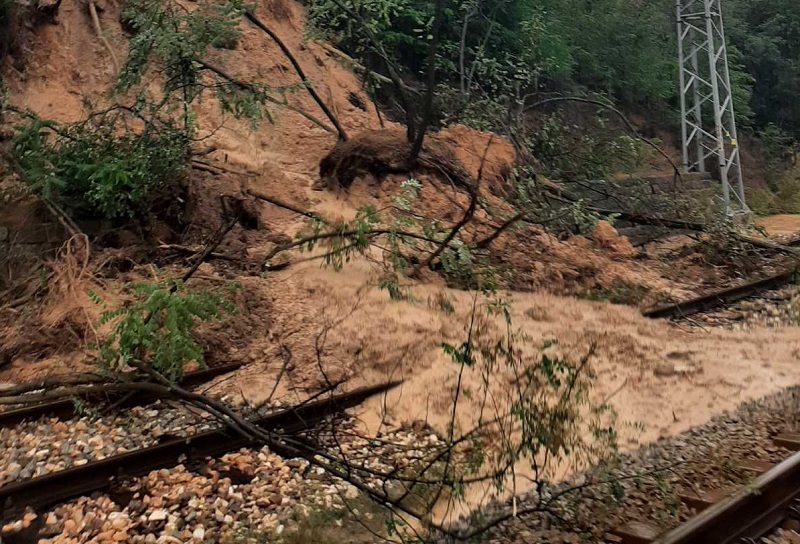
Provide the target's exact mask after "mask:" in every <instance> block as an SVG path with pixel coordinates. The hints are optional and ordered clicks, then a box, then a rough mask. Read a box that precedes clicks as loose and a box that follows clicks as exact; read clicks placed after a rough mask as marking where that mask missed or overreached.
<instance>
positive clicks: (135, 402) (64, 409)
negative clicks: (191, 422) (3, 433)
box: [0, 363, 244, 428]
mask: <svg viewBox="0 0 800 544" xmlns="http://www.w3.org/2000/svg"><path fill="white" fill-rule="evenodd" d="M243 364H244V363H231V364H227V365H220V366H215V367H211V368H206V369H203V370H197V371H195V372H187V373H186V374H185V375H184V376H183V378H182V379H181V380H180V384H181V386H183V387H186V388H189V389H191V388H193V387H197V386H198V385H202V384H204V383H206V382H208V381H210V380H212V379H214V378H216V377H217V376H221V375H223V374H227V373H228V372H233V371H234V370H237V369H239V368H241V366H242V365H243ZM123 398H124V396H123V395H122V394H118V395H114V396H104V398H103V400H106V401H109V402H112V403H113V402H114V401H115V400H120V399H123ZM82 400H92V399H91V398H88V397H87V398H84V399H82ZM155 400H157V398H156V397H155V396H153V395H147V394H144V393H136V394H133V395H130V397H129V398H127V399H125V400H124V402H120V404H119V406H120V407H131V406H140V405H142V404H147V403H148V402H153V401H155ZM74 415H75V401H74V400H73V399H59V400H54V401H52V402H45V403H41V404H34V405H32V406H25V407H23V408H16V409H14V410H6V411H4V412H0V428H5V427H13V426H14V425H18V424H20V423H22V422H23V421H25V420H33V419H39V418H40V417H44V416H50V417H55V418H58V419H66V418H69V417H72V416H74Z"/></svg>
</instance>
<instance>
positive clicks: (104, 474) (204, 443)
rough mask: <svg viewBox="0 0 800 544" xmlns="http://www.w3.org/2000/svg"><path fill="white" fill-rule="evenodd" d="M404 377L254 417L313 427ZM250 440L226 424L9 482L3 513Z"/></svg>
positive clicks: (1, 500) (277, 427)
mask: <svg viewBox="0 0 800 544" xmlns="http://www.w3.org/2000/svg"><path fill="white" fill-rule="evenodd" d="M400 383H401V382H388V383H384V384H380V385H376V386H372V387H364V388H360V389H356V390H354V391H351V392H349V393H343V394H340V395H335V396H333V397H329V398H326V399H323V400H317V401H314V402H308V403H306V404H301V405H299V406H296V407H292V408H288V409H285V410H281V411H279V412H275V413H272V414H269V415H265V416H261V417H257V418H253V419H251V420H250V422H251V423H253V424H254V425H257V426H259V427H261V428H262V429H264V430H267V431H271V432H281V433H283V434H285V435H287V436H288V435H291V434H295V433H297V432H299V431H301V430H304V429H308V428H310V427H313V426H314V425H315V424H317V423H319V422H320V421H322V420H323V419H324V418H326V417H328V416H330V415H333V414H336V413H340V412H342V411H344V410H346V409H348V408H352V407H354V406H358V405H359V404H361V403H362V402H364V401H365V400H367V399H368V398H370V397H372V396H374V395H378V394H381V393H383V392H386V391H388V390H390V389H392V388H394V387H397V386H398V385H399V384H400ZM250 445H252V442H251V441H250V440H248V439H247V438H245V437H244V436H242V435H240V434H237V433H235V432H233V431H232V430H230V429H229V428H227V427H222V428H219V429H215V430H211V431H205V432H202V433H198V434H195V435H193V436H190V437H187V438H178V439H173V440H170V441H168V442H163V443H161V444H158V445H156V446H151V447H148V448H142V449H140V450H136V451H132V452H128V453H124V454H122V455H115V456H113V457H109V458H107V459H102V460H99V461H92V462H89V463H87V464H85V465H82V466H78V467H72V468H69V469H67V470H62V471H59V472H55V473H52V474H46V475H44V476H39V477H36V478H32V479H29V480H25V481H22V482H16V483H12V484H9V485H5V486H2V487H0V519H2V520H6V519H9V518H10V517H12V516H14V515H17V514H19V513H21V512H22V511H23V510H24V509H25V508H26V507H31V508H33V509H34V510H36V511H41V509H43V508H47V507H49V506H52V505H54V504H58V503H60V502H64V501H66V500H69V499H71V498H74V497H78V496H81V495H85V494H87V493H91V492H94V491H99V490H103V489H108V488H110V487H112V486H113V485H114V484H115V483H118V482H120V481H122V480H126V479H129V478H133V477H136V476H141V475H144V474H147V473H148V472H150V471H152V470H156V469H160V468H165V467H171V466H175V465H177V464H179V463H191V462H196V461H201V460H203V459H206V458H208V457H217V456H220V455H223V454H225V453H227V452H230V451H234V450H237V449H240V448H242V447H247V446H250ZM276 453H281V452H280V451H276Z"/></svg>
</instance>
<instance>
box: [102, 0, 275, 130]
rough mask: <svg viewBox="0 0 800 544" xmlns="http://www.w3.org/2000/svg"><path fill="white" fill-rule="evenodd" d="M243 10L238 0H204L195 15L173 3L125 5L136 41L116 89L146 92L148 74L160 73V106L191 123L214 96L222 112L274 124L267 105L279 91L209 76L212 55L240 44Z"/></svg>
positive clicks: (146, 0) (133, 1) (150, 0)
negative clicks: (204, 100) (202, 101)
mask: <svg viewBox="0 0 800 544" xmlns="http://www.w3.org/2000/svg"><path fill="white" fill-rule="evenodd" d="M244 11H245V5H244V4H243V3H241V2H240V1H238V0H230V1H229V0H219V1H217V0H201V1H200V2H197V3H196V4H195V5H194V6H193V8H192V9H191V10H187V9H185V8H184V7H183V6H181V5H179V4H178V3H176V2H174V1H166V2H165V1H161V0H125V2H124V8H123V11H122V19H123V21H124V22H125V26H126V27H127V28H129V29H130V31H131V32H132V33H133V36H132V37H131V39H130V40H129V42H128V56H127V58H126V61H125V64H124V65H123V67H122V70H121V73H120V75H119V79H118V82H117V87H116V89H117V90H118V91H127V90H129V89H132V88H137V87H142V86H143V81H147V78H146V76H147V75H148V74H158V78H157V80H158V81H160V82H161V91H162V98H161V99H160V100H161V101H162V104H160V106H166V107H168V108H172V109H176V108H177V109H179V110H180V111H182V114H181V115H182V116H183V117H184V118H185V120H186V121H187V122H188V121H191V112H190V110H189V105H190V104H191V103H193V102H194V101H195V100H197V99H198V98H200V97H201V95H202V94H203V92H205V91H210V92H213V94H214V96H215V97H216V98H217V100H218V102H219V105H220V107H221V108H222V110H223V111H225V112H230V113H232V114H233V115H234V116H235V117H237V118H246V119H250V120H252V121H254V122H255V121H259V120H262V119H266V120H268V121H272V117H271V114H270V112H269V110H268V108H267V107H266V104H267V103H268V102H269V99H270V98H271V97H270V94H269V93H270V92H271V91H273V90H275V89H273V88H271V87H269V86H267V85H264V84H262V83H259V82H254V81H246V82H243V81H238V80H237V81H231V80H229V79H227V78H223V77H222V76H219V75H218V74H215V73H213V72H209V70H208V68H207V66H206V64H205V61H206V57H207V56H208V54H209V52H211V51H212V50H214V49H219V48H231V47H232V46H233V44H235V43H236V41H237V40H238V39H239V35H240V30H239V23H240V21H241V20H242V16H243V14H244ZM209 73H210V74H211V75H209ZM286 90H287V89H279V91H280V92H285V91H286Z"/></svg>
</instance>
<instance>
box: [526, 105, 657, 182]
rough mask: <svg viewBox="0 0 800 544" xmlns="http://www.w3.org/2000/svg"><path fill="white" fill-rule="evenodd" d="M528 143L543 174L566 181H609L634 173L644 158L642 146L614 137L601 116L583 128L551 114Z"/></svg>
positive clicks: (594, 118) (624, 138) (623, 138)
mask: <svg viewBox="0 0 800 544" xmlns="http://www.w3.org/2000/svg"><path fill="white" fill-rule="evenodd" d="M601 115H602V114H601ZM525 143H526V146H527V148H528V150H529V151H530V152H531V153H532V154H533V156H534V157H536V158H537V159H538V160H539V161H540V162H541V164H542V168H543V172H542V173H543V174H545V175H546V176H548V177H551V178H553V179H561V180H565V181H584V180H593V179H608V178H609V177H610V176H611V175H612V174H614V173H617V172H631V171H634V170H635V169H636V168H637V167H638V166H640V165H641V164H642V162H643V159H644V151H643V148H642V143H641V142H640V141H639V140H636V139H634V138H632V137H630V136H628V135H622V136H616V135H614V134H613V133H612V132H611V131H610V130H609V129H608V127H607V122H606V121H605V119H604V118H603V117H601V116H600V115H598V116H596V117H593V118H591V119H590V120H588V121H587V126H584V127H582V126H579V125H578V124H577V123H573V124H570V123H569V122H568V121H567V120H566V119H565V118H564V117H563V116H562V115H560V114H558V113H556V114H553V115H550V116H548V117H546V118H545V119H544V120H543V121H542V123H541V126H540V127H539V128H538V130H536V131H534V133H533V134H532V135H531V136H530V137H529V138H528V139H527V140H526V142H525Z"/></svg>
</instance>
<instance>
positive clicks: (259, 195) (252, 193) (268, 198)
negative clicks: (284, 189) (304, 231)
mask: <svg viewBox="0 0 800 544" xmlns="http://www.w3.org/2000/svg"><path fill="white" fill-rule="evenodd" d="M247 194H249V195H250V196H253V197H255V198H257V199H259V200H263V201H265V202H269V203H270V204H272V205H274V206H277V207H279V208H283V209H284V210H289V211H290V212H294V213H296V214H298V215H303V216H305V217H308V218H309V219H314V220H315V221H319V222H320V223H323V224H325V225H329V224H330V222H329V221H328V220H326V219H325V218H324V217H322V216H320V215H317V214H316V213H314V212H310V211H308V210H303V209H302V208H298V207H297V206H294V205H292V204H289V203H287V202H284V201H283V200H279V199H277V198H275V197H273V196H269V195H265V194H264V193H261V192H259V191H255V190H253V189H248V190H247Z"/></svg>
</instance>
